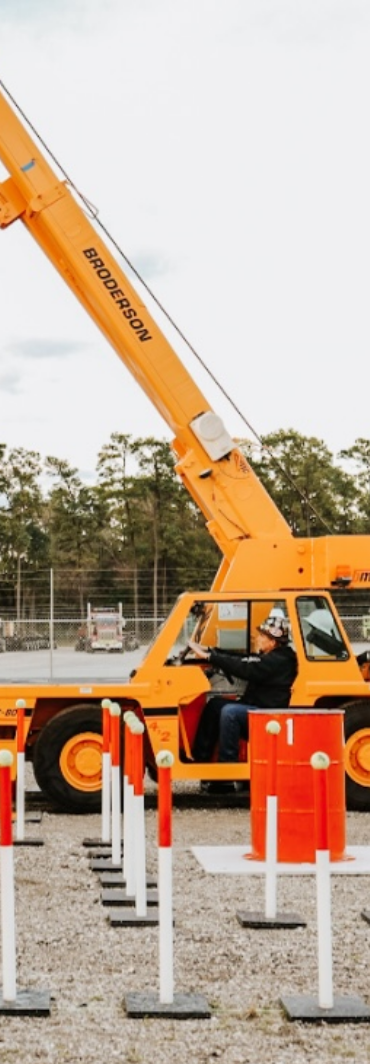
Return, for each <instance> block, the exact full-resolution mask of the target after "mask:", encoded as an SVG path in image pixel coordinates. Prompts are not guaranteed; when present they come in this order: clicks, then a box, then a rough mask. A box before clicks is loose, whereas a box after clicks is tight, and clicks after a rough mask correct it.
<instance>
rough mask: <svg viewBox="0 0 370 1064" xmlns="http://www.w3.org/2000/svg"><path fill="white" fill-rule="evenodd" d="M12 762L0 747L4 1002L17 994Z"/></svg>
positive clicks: (0, 859)
mask: <svg viewBox="0 0 370 1064" xmlns="http://www.w3.org/2000/svg"><path fill="white" fill-rule="evenodd" d="M12 764H13V754H12V753H11V752H10V750H0V871H1V875H0V881H1V940H2V962H3V1000H4V1001H15V1000H16V997H17V987H16V954H15V904H14V857H13V852H14V851H13V837H12V783H11V765H12Z"/></svg>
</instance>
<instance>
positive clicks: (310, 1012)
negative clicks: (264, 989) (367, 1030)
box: [280, 994, 370, 1023]
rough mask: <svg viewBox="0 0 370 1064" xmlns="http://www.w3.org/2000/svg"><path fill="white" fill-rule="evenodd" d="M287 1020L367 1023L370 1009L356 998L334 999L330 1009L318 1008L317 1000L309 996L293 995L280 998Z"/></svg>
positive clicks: (369, 1018) (369, 1017)
mask: <svg viewBox="0 0 370 1064" xmlns="http://www.w3.org/2000/svg"><path fill="white" fill-rule="evenodd" d="M280 1005H282V1008H283V1009H284V1012H285V1013H286V1015H287V1017H288V1020H301V1021H302V1022H304V1021H305V1020H306V1021H307V1022H308V1023H323V1022H324V1023H369V1022H370V1008H369V1007H368V1006H367V1005H365V1002H364V1001H362V1000H361V998H358V997H340V996H339V995H338V996H336V997H335V998H334V1004H333V1008H332V1009H322V1008H320V1006H319V1004H318V1002H317V998H314V997H311V996H310V995H309V994H307V995H306V994H297V995H296V994H293V995H292V996H290V997H282V998H280Z"/></svg>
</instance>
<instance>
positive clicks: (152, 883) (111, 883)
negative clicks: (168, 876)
mask: <svg viewBox="0 0 370 1064" xmlns="http://www.w3.org/2000/svg"><path fill="white" fill-rule="evenodd" d="M99 879H100V882H101V885H102V887H118V888H119V889H121V890H123V889H124V887H125V884H126V881H125V879H124V877H123V873H122V871H121V872H101V874H100V876H99ZM146 885H147V887H156V886H157V880H156V879H155V878H154V876H147V877H146Z"/></svg>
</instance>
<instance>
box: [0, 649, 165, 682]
mask: <svg viewBox="0 0 370 1064" xmlns="http://www.w3.org/2000/svg"><path fill="white" fill-rule="evenodd" d="M145 650H146V647H140V648H139V650H131V651H125V652H124V653H123V654H113V653H112V654H107V653H104V652H102V653H99V652H96V653H95V654H86V653H85V652H84V651H79V652H78V653H76V651H74V650H68V649H63V648H62V647H58V649H56V650H27V651H23V650H18V651H12V652H9V651H8V652H6V653H3V654H0V683H37V682H38V681H41V682H44V683H47V682H48V681H49V680H56V681H59V680H60V681H64V682H68V680H71V681H72V682H73V683H76V682H77V683H78V682H79V681H80V680H81V681H86V680H90V681H91V682H93V681H94V680H107V681H108V680H122V681H123V680H127V679H128V677H129V675H130V672H131V670H132V669H134V668H135V667H136V666H137V664H138V662H139V661H140V660H141V658H142V657H143V655H144V653H145Z"/></svg>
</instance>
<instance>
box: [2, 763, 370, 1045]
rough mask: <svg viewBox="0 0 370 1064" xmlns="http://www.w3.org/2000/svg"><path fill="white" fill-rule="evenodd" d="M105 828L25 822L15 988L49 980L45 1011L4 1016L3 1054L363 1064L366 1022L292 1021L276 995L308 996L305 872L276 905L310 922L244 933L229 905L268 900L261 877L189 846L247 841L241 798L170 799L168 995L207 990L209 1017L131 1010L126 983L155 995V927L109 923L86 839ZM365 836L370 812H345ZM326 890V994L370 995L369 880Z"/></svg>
mask: <svg viewBox="0 0 370 1064" xmlns="http://www.w3.org/2000/svg"><path fill="white" fill-rule="evenodd" d="M151 787H153V788H154V785H152V784H149V788H148V791H149V792H150V788H151ZM30 808H31V800H30V804H29V809H30ZM145 822H146V840H147V871H148V873H149V874H153V875H154V876H155V875H156V872H157V850H156V832H157V817H156V810H155V808H148V809H147V811H146V819H145ZM100 829H101V822H100V817H99V816H89V817H83V816H70V817H68V816H65V815H58V814H54V813H52V812H45V811H44V812H43V813H42V820H41V823H40V824H37V825H36V824H30V823H28V824H27V829H26V837H28V838H35V837H37V836H39V837H41V838H42V839H43V841H44V845H43V846H42V847H38V848H36V847H31V846H28V847H26V846H24V847H21V846H18V847H15V848H14V857H15V881H16V929H17V936H16V937H17V987H18V989H19V990H23V989H25V988H34V989H37V990H41V989H47V990H49V991H50V994H51V1010H50V1015H49V1016H46V1017H39V1018H34V1017H16V1016H10V1017H7V1016H1V1017H0V1059H1V1060H3V1061H4V1064H5V1062H6V1064H11V1062H12V1061H13V1060H14V1061H17V1062H21V1064H31V1062H32V1064H35V1061H45V1062H50V1064H64V1062H68V1064H76V1062H78V1061H83V1062H84V1064H101V1062H103V1061H104V1062H108V1061H109V1062H110V1061H112V1060H115V1059H120V1061H122V1062H123V1064H152V1061H155V1062H156V1064H162V1062H163V1064H173V1062H174V1061H183V1060H184V1059H187V1060H191V1061H195V1062H199V1064H206V1062H208V1061H220V1062H222V1064H252V1062H255V1061H256V1060H257V1059H258V1058H260V1059H261V1060H262V1061H263V1064H270V1062H271V1064H272V1062H273V1064H293V1062H295V1064H300V1062H312V1064H314V1062H315V1064H316V1062H320V1064H326V1062H332V1061H342V1060H343V1061H345V1060H347V1061H348V1060H351V1059H353V1060H355V1061H356V1062H359V1064H362V1062H363V1064H365V1062H366V1064H368V1062H369V1060H370V1024H366V1023H361V1024H338V1025H337V1024H323V1023H321V1024H318V1025H314V1024H306V1023H297V1022H290V1021H289V1020H287V1019H286V1018H285V1016H284V1014H283V1012H282V1009H281V1006H280V1004H279V997H280V995H281V994H295V993H298V994H313V995H314V996H315V997H316V996H317V955H316V954H317V939H316V907H315V881H314V877H312V876H302V877H300V878H298V877H288V876H287V877H285V876H284V877H281V879H280V880H279V882H278V907H279V910H281V909H283V910H284V909H287V910H292V909H293V910H295V911H297V910H298V911H299V913H300V914H301V915H302V916H303V917H304V918H305V919H306V920H307V927H306V928H301V929H296V930H283V931H282V930H280V931H279V930H269V931H263V930H253V931H252V930H247V929H244V928H242V927H241V926H240V924H239V923H238V921H237V919H236V911H237V909H240V908H242V909H245V908H247V909H257V910H260V911H263V905H264V887H263V878H262V877H260V876H250V877H248V878H247V877H245V876H231V875H230V876H228V875H219V876H217V875H215V876H212V875H207V874H206V873H205V872H203V870H202V869H201V867H200V866H199V864H198V863H197V862H196V860H195V858H194V856H193V854H192V852H191V847H192V846H193V845H210V844H219V845H231V844H233V845H234V844H235V845H241V844H243V845H244V843H246V844H248V843H249V841H250V832H249V812H248V810H247V809H246V808H244V807H243V806H241V805H240V806H239V807H238V808H229V809H221V808H212V809H210V808H209V809H207V810H206V809H201V808H197V809H194V808H190V809H183V808H177V807H175V808H174V814H173V836H174V845H173V851H174V852H173V874H174V914H175V929H174V979H175V992H176V993H182V992H184V993H185V992H186V993H198V994H202V995H204V996H205V998H206V999H207V1002H208V1004H209V1005H210V1007H211V1018H210V1019H202V1020H191V1019H186V1020H174V1019H168V1018H166V1019H155V1018H154V1019H153V1018H150V1019H130V1018H128V1017H127V1015H126V1011H125V1005H124V999H125V995H126V994H127V993H129V992H134V991H137V992H141V993H143V992H145V991H150V990H152V991H154V992H156V993H158V987H159V972H158V928H157V927H155V926H154V927H136V928H135V927H134V928H114V927H112V926H111V925H110V923H109V919H108V916H107V909H106V907H105V906H103V905H102V902H101V889H102V888H101V884H100V879H99V877H98V875H97V874H96V873H95V872H93V871H92V870H91V869H90V867H89V858H88V851H87V849H86V847H85V846H84V845H83V842H84V839H86V838H87V837H88V838H91V837H94V836H97V837H99V836H100ZM369 835H370V823H369V818H368V816H367V815H365V814H362V815H361V814H349V815H348V824H347V836H348V843H349V844H352V845H366V844H367V843H368V841H369ZM331 891H332V912H333V977H334V991H335V994H347V995H348V994H349V995H354V994H356V995H359V996H360V997H361V998H362V999H363V1001H364V1002H365V1003H366V1004H367V1005H370V982H369V974H368V972H369V962H368V956H369V939H370V927H369V926H368V925H367V924H366V923H365V921H364V920H362V919H361V910H362V909H363V908H364V907H367V904H366V903H367V899H368V897H369V882H368V878H367V877H365V876H334V877H332V881H331ZM369 907H370V899H369Z"/></svg>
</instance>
